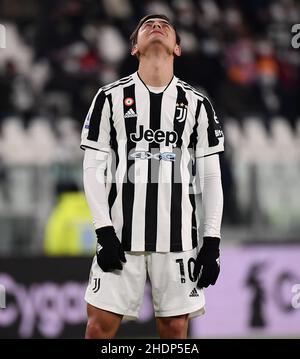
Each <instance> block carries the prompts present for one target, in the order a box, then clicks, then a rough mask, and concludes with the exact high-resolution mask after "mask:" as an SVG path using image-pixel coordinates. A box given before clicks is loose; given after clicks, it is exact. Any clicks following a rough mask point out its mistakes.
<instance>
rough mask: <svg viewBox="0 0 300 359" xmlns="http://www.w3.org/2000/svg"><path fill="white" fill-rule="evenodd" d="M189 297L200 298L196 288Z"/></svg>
mask: <svg viewBox="0 0 300 359" xmlns="http://www.w3.org/2000/svg"><path fill="white" fill-rule="evenodd" d="M189 297H199V294H198V292H197V289H196V288H194V289H193V290H192V291H191V293H190V295H189Z"/></svg>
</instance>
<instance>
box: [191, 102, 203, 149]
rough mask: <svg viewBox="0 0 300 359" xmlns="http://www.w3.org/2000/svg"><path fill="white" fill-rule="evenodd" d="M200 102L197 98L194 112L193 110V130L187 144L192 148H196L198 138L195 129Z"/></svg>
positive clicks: (196, 127)
mask: <svg viewBox="0 0 300 359" xmlns="http://www.w3.org/2000/svg"><path fill="white" fill-rule="evenodd" d="M201 104H202V102H201V101H199V100H198V101H197V107H196V112H195V124H194V126H193V131H192V133H191V136H190V143H189V145H188V147H189V148H193V149H194V150H196V145H197V139H198V132H197V129H198V118H199V114H200V108H201Z"/></svg>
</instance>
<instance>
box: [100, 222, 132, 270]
mask: <svg viewBox="0 0 300 359" xmlns="http://www.w3.org/2000/svg"><path fill="white" fill-rule="evenodd" d="M96 234H97V239H98V240H97V249H96V255H97V263H98V265H99V267H100V268H101V269H102V270H103V272H110V271H113V270H115V269H120V270H122V269H123V266H122V262H123V263H126V258H125V253H124V250H123V248H122V244H121V243H120V241H119V239H118V237H117V236H116V233H115V230H114V227H113V226H107V227H102V228H98V229H96Z"/></svg>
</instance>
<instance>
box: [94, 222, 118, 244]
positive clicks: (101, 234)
mask: <svg viewBox="0 0 300 359" xmlns="http://www.w3.org/2000/svg"><path fill="white" fill-rule="evenodd" d="M96 234H97V239H98V242H100V241H101V242H106V241H107V240H109V241H111V240H112V239H113V238H115V237H116V232H115V229H114V227H113V226H107V227H101V228H98V229H96Z"/></svg>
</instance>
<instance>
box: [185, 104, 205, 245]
mask: <svg viewBox="0 0 300 359" xmlns="http://www.w3.org/2000/svg"><path fill="white" fill-rule="evenodd" d="M201 103H202V102H201V101H200V100H198V101H197V107H196V111H195V124H194V126H193V132H192V133H191V136H190V143H189V146H188V147H189V148H191V149H192V148H193V149H194V150H195V149H196V144H197V128H198V118H199V113H200V108H201ZM188 168H189V171H190V184H189V189H190V193H189V198H190V202H191V206H192V208H193V210H192V233H191V236H192V246H193V248H195V247H196V246H197V244H198V243H197V221H196V201H195V193H194V187H193V177H194V176H195V175H196V159H193V158H191V159H190V162H189V166H188Z"/></svg>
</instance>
